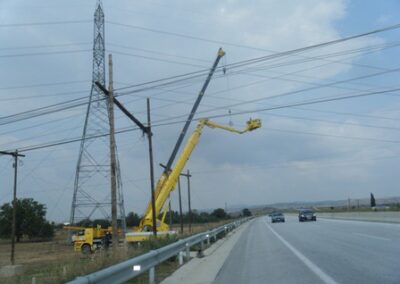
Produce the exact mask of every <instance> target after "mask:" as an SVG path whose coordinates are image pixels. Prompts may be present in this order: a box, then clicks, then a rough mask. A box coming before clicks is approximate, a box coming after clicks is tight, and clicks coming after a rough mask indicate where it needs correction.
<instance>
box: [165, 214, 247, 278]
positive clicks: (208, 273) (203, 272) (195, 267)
mask: <svg viewBox="0 0 400 284" xmlns="http://www.w3.org/2000/svg"><path fill="white" fill-rule="evenodd" d="M253 221H254V220H251V221H249V222H246V223H245V224H243V225H242V226H240V227H239V228H237V229H236V230H234V231H232V232H231V233H229V234H228V235H227V237H226V238H223V239H221V240H218V241H217V242H216V243H215V244H213V245H212V246H211V247H209V248H208V249H206V250H205V251H204V257H202V258H197V257H195V258H193V259H191V260H190V261H189V262H188V263H186V264H184V265H183V266H182V267H181V268H179V269H178V270H176V271H175V272H174V273H173V274H172V275H170V276H169V277H168V278H166V279H164V280H163V281H162V282H161V284H175V283H187V284H206V283H212V282H213V281H214V279H215V277H216V276H217V274H218V272H219V270H220V269H221V267H222V265H223V264H224V262H225V260H226V258H227V257H228V256H229V253H230V252H231V250H232V248H233V247H234V245H235V244H236V242H237V241H238V240H239V238H240V236H241V235H242V233H243V232H244V231H245V230H246V228H247V227H248V226H249V225H250V223H251V222H253Z"/></svg>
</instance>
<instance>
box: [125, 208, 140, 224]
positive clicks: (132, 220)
mask: <svg viewBox="0 0 400 284" xmlns="http://www.w3.org/2000/svg"><path fill="white" fill-rule="evenodd" d="M139 222H140V217H139V215H138V214H136V213H134V212H129V213H128V215H127V216H126V225H127V226H128V227H135V226H139Z"/></svg>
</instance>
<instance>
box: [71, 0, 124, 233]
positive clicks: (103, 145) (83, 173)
mask: <svg viewBox="0 0 400 284" xmlns="http://www.w3.org/2000/svg"><path fill="white" fill-rule="evenodd" d="M105 75H106V74H105V41H104V13H103V8H102V4H101V1H100V0H98V1H97V4H96V11H95V13H94V42H93V74H92V88H91V92H90V97H89V103H88V107H87V112H86V119H85V125H84V128H83V135H82V141H81V145H80V150H79V157H78V163H77V166H76V174H75V183H74V194H73V198H72V206H71V216H70V223H71V224H76V223H77V222H79V221H81V220H84V219H98V218H105V219H109V220H110V219H111V190H110V187H111V166H110V146H109V143H110V140H109V137H108V136H107V135H108V134H109V133H110V124H109V114H108V108H107V107H108V105H107V104H108V100H107V98H106V97H105V96H104V94H103V93H102V91H101V90H100V89H99V87H97V86H96V84H95V82H100V83H101V84H102V85H104V86H105V83H106V82H105V81H106V79H105ZM116 170H117V171H116V172H117V207H118V219H119V220H120V224H121V226H122V229H123V231H124V232H125V229H126V223H125V209H124V199H123V193H122V183H121V175H120V171H119V162H118V155H117V167H116Z"/></svg>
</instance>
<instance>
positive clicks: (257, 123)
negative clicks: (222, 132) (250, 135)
mask: <svg viewBox="0 0 400 284" xmlns="http://www.w3.org/2000/svg"><path fill="white" fill-rule="evenodd" d="M260 127H261V120H260V119H251V118H250V119H249V121H247V130H248V131H252V130H254V129H257V128H260Z"/></svg>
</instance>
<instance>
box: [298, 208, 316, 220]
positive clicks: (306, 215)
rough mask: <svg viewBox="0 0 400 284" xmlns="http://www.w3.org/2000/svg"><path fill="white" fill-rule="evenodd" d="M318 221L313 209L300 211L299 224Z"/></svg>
mask: <svg viewBox="0 0 400 284" xmlns="http://www.w3.org/2000/svg"><path fill="white" fill-rule="evenodd" d="M304 221H317V216H315V213H314V211H312V210H311V209H302V210H300V211H299V222H304Z"/></svg>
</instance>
